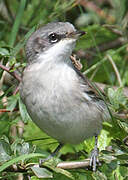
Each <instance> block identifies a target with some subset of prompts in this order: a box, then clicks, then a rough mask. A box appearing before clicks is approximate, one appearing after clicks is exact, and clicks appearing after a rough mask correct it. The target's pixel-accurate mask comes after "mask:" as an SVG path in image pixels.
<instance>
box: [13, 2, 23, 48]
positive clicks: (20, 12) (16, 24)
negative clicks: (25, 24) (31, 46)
mask: <svg viewBox="0 0 128 180" xmlns="http://www.w3.org/2000/svg"><path fill="white" fill-rule="evenodd" d="M25 4H26V0H21V1H20V5H19V9H18V11H17V15H16V19H15V22H14V24H13V27H12V32H11V35H10V42H9V44H10V46H13V45H14V43H15V40H16V35H17V33H18V30H19V27H20V23H21V20H22V16H23V13H24V8H25Z"/></svg>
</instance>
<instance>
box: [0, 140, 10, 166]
mask: <svg viewBox="0 0 128 180" xmlns="http://www.w3.org/2000/svg"><path fill="white" fill-rule="evenodd" d="M10 159H11V148H10V145H9V143H7V142H6V141H5V140H4V139H1V140H0V162H2V163H3V162H6V161H8V160H10Z"/></svg>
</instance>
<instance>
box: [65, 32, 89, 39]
mask: <svg viewBox="0 0 128 180" xmlns="http://www.w3.org/2000/svg"><path fill="white" fill-rule="evenodd" d="M85 34H86V32H85V31H74V32H71V33H68V34H67V36H66V37H67V38H73V39H78V38H79V37H80V36H83V35H85Z"/></svg>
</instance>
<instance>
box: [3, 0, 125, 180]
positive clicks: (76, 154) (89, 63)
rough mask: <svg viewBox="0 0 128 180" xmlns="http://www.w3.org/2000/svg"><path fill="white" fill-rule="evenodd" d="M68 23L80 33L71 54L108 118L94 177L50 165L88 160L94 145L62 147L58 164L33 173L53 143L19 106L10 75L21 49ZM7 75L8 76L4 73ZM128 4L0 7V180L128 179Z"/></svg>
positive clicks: (104, 0)
mask: <svg viewBox="0 0 128 180" xmlns="http://www.w3.org/2000/svg"><path fill="white" fill-rule="evenodd" d="M53 21H68V22H71V23H72V24H74V26H75V27H76V28H77V29H80V30H84V31H86V32H87V34H86V35H85V36H83V37H82V38H81V39H80V40H79V41H78V43H77V47H76V49H75V50H74V52H73V54H75V55H76V56H77V59H79V58H80V60H81V63H82V69H81V71H82V72H83V73H84V74H85V75H86V76H87V77H88V78H89V79H90V80H91V81H93V82H95V83H98V84H97V85H99V87H100V88H101V89H104V91H105V93H106V99H107V101H109V102H110V103H111V107H112V109H113V111H114V112H115V113H120V114H121V117H120V118H113V119H112V121H110V122H105V123H104V124H103V130H102V131H101V134H100V136H99V142H98V146H99V149H100V156H99V159H100V161H101V166H99V167H98V169H97V171H96V172H92V171H91V170H90V169H88V168H87V167H86V168H81V169H80V168H79V169H73V170H61V169H59V168H56V163H57V162H61V161H71V160H82V159H86V158H89V157H90V151H91V150H92V149H93V147H94V139H93V138H92V139H88V140H86V141H84V142H83V143H82V144H80V145H77V146H71V145H65V146H64V147H63V148H62V149H61V151H60V153H59V154H58V156H57V157H55V158H54V160H53V161H52V160H51V161H50V162H49V163H48V164H46V165H45V166H44V168H37V169H36V168H35V167H34V166H33V165H35V164H37V163H38V161H39V157H47V156H48V155H49V154H50V153H51V152H52V151H53V150H54V149H55V148H56V147H57V144H58V143H57V141H56V140H54V139H52V138H51V137H48V136H47V135H46V134H45V133H43V132H42V131H41V130H40V129H39V128H38V127H37V126H36V125H35V124H34V123H33V122H32V121H31V120H30V118H29V116H28V114H27V112H26V109H25V107H24V105H23V104H22V102H21V100H20V97H19V93H18V90H17V89H18V84H19V82H18V81H17V80H16V78H13V76H14V75H15V72H16V73H17V74H18V75H19V76H20V75H21V74H22V72H23V69H24V67H25V66H26V57H25V51H24V46H25V44H26V41H27V39H28V37H29V36H30V35H31V33H32V32H34V31H35V30H36V29H37V28H39V27H40V26H43V25H45V24H47V23H48V22H53ZM4 70H6V71H8V72H10V74H12V75H13V76H11V75H9V73H7V72H6V71H4ZM127 86H128V1H127V0H0V179H5V180H6V179H7V180H14V179H20V178H21V179H32V180H38V179H45V178H47V179H54V180H68V179H75V180H91V179H92V180H100V179H101V180H102V179H103V180H107V179H109V180H127V179H128V137H127V134H128V88H127Z"/></svg>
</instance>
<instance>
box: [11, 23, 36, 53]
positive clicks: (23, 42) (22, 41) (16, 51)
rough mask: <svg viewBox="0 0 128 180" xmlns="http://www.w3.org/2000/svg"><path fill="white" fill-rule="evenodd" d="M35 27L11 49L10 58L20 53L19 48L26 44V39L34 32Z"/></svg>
mask: <svg viewBox="0 0 128 180" xmlns="http://www.w3.org/2000/svg"><path fill="white" fill-rule="evenodd" d="M35 29H36V26H34V27H33V28H31V29H30V30H29V31H28V33H27V34H26V35H25V36H24V38H23V39H21V41H20V42H19V43H18V44H17V45H16V46H15V47H14V48H13V49H12V51H11V53H10V54H11V55H12V56H16V54H17V53H18V52H19V51H20V49H21V48H23V46H24V45H25V44H26V42H27V40H28V38H29V37H30V35H31V34H32V33H33V32H34V31H35Z"/></svg>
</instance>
